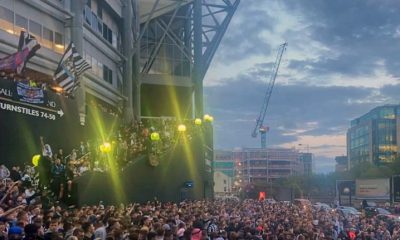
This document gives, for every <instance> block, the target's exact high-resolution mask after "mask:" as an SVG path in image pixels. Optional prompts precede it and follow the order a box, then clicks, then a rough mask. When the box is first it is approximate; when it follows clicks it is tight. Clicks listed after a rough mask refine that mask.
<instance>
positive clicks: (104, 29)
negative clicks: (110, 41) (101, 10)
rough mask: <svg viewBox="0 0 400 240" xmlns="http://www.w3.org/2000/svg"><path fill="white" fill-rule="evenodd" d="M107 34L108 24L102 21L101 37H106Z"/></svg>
mask: <svg viewBox="0 0 400 240" xmlns="http://www.w3.org/2000/svg"><path fill="white" fill-rule="evenodd" d="M107 34H108V26H107V24H105V23H103V38H104V39H107Z"/></svg>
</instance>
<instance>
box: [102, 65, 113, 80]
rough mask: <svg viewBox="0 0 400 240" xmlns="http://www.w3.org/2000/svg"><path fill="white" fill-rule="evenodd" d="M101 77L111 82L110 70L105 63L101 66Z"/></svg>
mask: <svg viewBox="0 0 400 240" xmlns="http://www.w3.org/2000/svg"><path fill="white" fill-rule="evenodd" d="M103 79H104V80H105V81H106V82H108V83H110V84H113V76H112V70H111V69H109V68H108V67H107V66H106V65H104V66H103Z"/></svg>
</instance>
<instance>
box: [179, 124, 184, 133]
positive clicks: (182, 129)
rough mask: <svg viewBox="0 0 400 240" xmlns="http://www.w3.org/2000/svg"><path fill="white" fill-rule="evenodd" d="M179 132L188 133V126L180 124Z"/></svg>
mask: <svg viewBox="0 0 400 240" xmlns="http://www.w3.org/2000/svg"><path fill="white" fill-rule="evenodd" d="M178 132H186V126H185V125H183V124H179V126H178Z"/></svg>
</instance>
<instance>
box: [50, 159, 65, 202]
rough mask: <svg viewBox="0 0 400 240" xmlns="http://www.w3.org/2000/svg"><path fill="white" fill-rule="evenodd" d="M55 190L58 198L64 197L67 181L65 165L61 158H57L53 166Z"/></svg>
mask: <svg viewBox="0 0 400 240" xmlns="http://www.w3.org/2000/svg"><path fill="white" fill-rule="evenodd" d="M51 174H52V181H53V188H52V189H53V192H54V193H55V194H56V196H57V197H58V199H62V198H63V195H64V182H65V166H64V164H62V163H61V159H60V158H57V159H56V160H55V162H54V164H53V166H52V168H51Z"/></svg>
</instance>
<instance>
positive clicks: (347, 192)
mask: <svg viewBox="0 0 400 240" xmlns="http://www.w3.org/2000/svg"><path fill="white" fill-rule="evenodd" d="M343 192H344V193H346V194H348V195H349V205H350V206H351V190H350V188H348V187H345V188H344V189H343Z"/></svg>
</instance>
